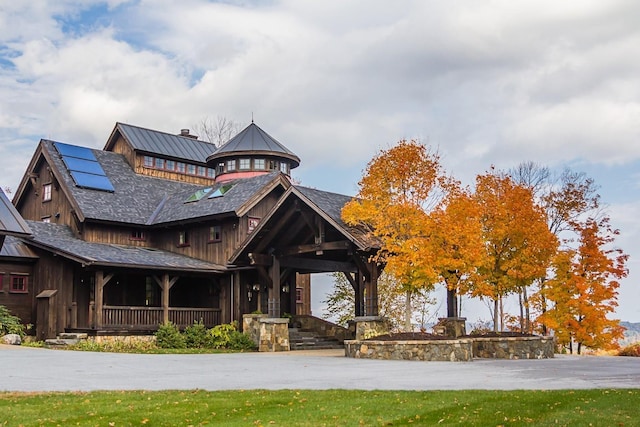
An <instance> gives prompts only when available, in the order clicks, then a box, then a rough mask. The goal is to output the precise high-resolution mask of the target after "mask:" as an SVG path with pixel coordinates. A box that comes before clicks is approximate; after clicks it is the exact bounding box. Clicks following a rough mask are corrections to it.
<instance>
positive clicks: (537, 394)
mask: <svg viewBox="0 0 640 427" xmlns="http://www.w3.org/2000/svg"><path fill="white" fill-rule="evenodd" d="M0 387H1V385H0ZM638 408H640V389H630V390H562V391H469V390H467V391H426V392H415V391H397V392H396V391H351V390H326V391H311V390H283V391H265V390H250V391H249V390H248V391H224V392H206V391H201V390H193V391H162V392H147V391H135V392H92V393H35V394H34V393H0V425H7V426H19V425H24V426H40V425H43V426H56V425H60V426H70V425H80V426H85V425H86V426H88V425H91V426H126V425H149V426H188V425H194V426H195V425H224V426H269V425H276V426H278V425H279V426H323V425H326V426H358V425H366V426H378V425H382V426H384V425H389V426H391V425H393V426H398V425H443V426H445V425H478V426H498V425H505V426H507V425H509V426H513V425H545V426H547V425H554V426H555V425H570V426H576V425H579V426H588V425H594V426H598V425H601V426H634V425H640V418H639V417H638Z"/></svg>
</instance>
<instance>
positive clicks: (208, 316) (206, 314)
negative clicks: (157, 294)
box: [169, 307, 220, 328]
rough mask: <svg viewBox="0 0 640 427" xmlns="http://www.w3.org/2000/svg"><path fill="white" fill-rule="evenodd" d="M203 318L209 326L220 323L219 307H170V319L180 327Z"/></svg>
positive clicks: (203, 321)
mask: <svg viewBox="0 0 640 427" xmlns="http://www.w3.org/2000/svg"><path fill="white" fill-rule="evenodd" d="M200 320H202V323H204V325H205V326H206V327H208V328H211V327H213V326H216V325H219V324H220V309H219V308H175V307H174V308H169V321H170V322H171V323H173V324H174V325H178V326H180V327H185V326H190V325H193V324H194V323H195V322H198V321H200Z"/></svg>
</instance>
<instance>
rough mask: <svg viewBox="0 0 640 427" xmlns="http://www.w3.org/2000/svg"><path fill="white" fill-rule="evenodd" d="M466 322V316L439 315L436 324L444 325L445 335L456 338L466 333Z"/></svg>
mask: <svg viewBox="0 0 640 427" xmlns="http://www.w3.org/2000/svg"><path fill="white" fill-rule="evenodd" d="M466 324H467V318H466V317H440V318H439V319H438V324H437V325H436V326H444V334H445V335H446V336H448V337H452V338H458V337H461V336H463V335H467V327H466Z"/></svg>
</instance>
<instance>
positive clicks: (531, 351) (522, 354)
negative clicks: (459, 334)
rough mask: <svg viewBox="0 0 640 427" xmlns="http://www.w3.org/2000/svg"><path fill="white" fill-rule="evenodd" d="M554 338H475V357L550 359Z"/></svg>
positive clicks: (552, 353)
mask: <svg viewBox="0 0 640 427" xmlns="http://www.w3.org/2000/svg"><path fill="white" fill-rule="evenodd" d="M554 350H555V342H554V339H553V337H517V338H516V337H500V338H496V337H491V338H482V337H473V356H474V357H480V358H484V359H550V358H552V357H553V356H554Z"/></svg>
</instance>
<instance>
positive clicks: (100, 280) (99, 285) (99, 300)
mask: <svg viewBox="0 0 640 427" xmlns="http://www.w3.org/2000/svg"><path fill="white" fill-rule="evenodd" d="M104 285H105V280H104V271H102V270H98V271H96V278H95V292H94V294H95V295H94V298H95V307H96V313H95V314H96V329H100V328H102V309H103V306H104Z"/></svg>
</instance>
